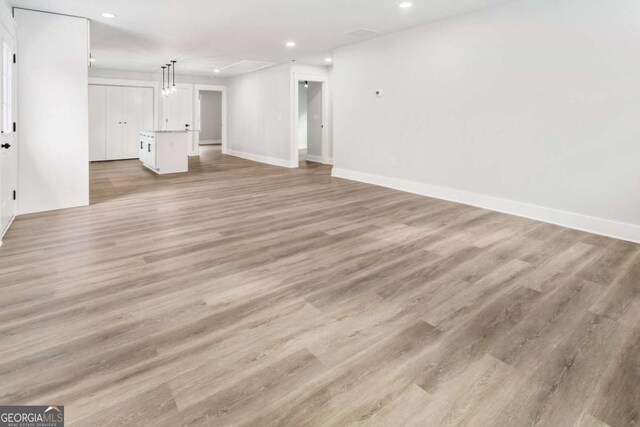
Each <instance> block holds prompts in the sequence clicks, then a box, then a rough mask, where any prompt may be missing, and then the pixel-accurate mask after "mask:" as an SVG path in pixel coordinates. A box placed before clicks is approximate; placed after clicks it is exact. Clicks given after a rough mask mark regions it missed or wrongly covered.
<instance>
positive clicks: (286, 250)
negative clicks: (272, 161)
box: [0, 147, 640, 426]
mask: <svg viewBox="0 0 640 427" xmlns="http://www.w3.org/2000/svg"><path fill="white" fill-rule="evenodd" d="M203 150H204V154H203V156H202V157H201V159H191V171H190V172H189V173H188V174H184V175H172V176H162V177H161V176H157V175H154V174H152V173H150V172H148V171H147V170H145V169H143V168H142V167H141V166H140V164H139V162H137V161H121V162H110V163H97V164H92V165H91V191H92V205H91V206H90V207H85V208H77V209H69V210H63V211H56V212H50V213H42V214H35V215H27V216H22V217H19V218H17V220H16V221H15V223H14V225H13V228H12V229H11V230H10V231H9V233H8V235H7V236H6V238H5V242H4V246H3V247H2V248H0V279H1V284H0V291H1V293H0V404H4V405H6V404H62V405H65V412H66V416H67V425H70V426H111V425H113V426H133V425H162V426H165V425H166V426H182V425H202V426H221V425H252V426H276V425H283V426H315V425H324V426H333V425H335V426H342V425H372V426H400V425H416V426H418V425H421V426H440V425H470V426H531V425H546V426H573V425H582V426H602V425H607V424H608V425H610V426H631V425H638V423H640V247H639V246H638V245H634V244H631V243H625V242H622V241H617V240H613V239H607V238H603V237H598V236H594V235H590V234H587V233H582V232H578V231H573V230H569V229H565V228H561V227H556V226H552V225H548V224H543V223H539V222H535V221H531V220H527V219H523V218H518V217H514V216H509V215H504V214H500V213H495V212H490V211H487V210H483V209H478V208H473V207H469V206H464V205H459V204H455V203H450V202H446V201H441V200H435V199H429V198H425V197H420V196H415V195H411V194H407V193H402V192H398V191H393V190H388V189H384V188H379V187H374V186H370V185H365V184H360V183H355V182H350V181H346V180H340V179H334V178H331V177H330V168H329V167H327V166H322V165H317V164H308V166H307V165H306V164H305V165H304V166H305V167H303V168H300V169H298V170H287V169H283V168H278V167H272V166H267V165H262V164H258V163H253V162H250V161H246V160H242V159H238V158H234V157H228V156H222V155H221V154H220V153H219V147H203Z"/></svg>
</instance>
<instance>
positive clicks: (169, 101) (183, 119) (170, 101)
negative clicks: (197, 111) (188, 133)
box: [164, 86, 193, 130]
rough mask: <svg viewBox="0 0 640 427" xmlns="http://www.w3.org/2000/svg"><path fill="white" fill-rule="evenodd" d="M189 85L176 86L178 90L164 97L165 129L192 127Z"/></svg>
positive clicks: (191, 94)
mask: <svg viewBox="0 0 640 427" xmlns="http://www.w3.org/2000/svg"><path fill="white" fill-rule="evenodd" d="M192 96H193V92H192V90H191V87H190V86H189V87H184V88H183V87H178V92H177V93H174V94H173V95H170V96H167V97H166V98H165V104H164V105H165V122H166V127H165V129H167V130H184V129H193V126H192V125H193V123H191V117H192V110H193V109H192Z"/></svg>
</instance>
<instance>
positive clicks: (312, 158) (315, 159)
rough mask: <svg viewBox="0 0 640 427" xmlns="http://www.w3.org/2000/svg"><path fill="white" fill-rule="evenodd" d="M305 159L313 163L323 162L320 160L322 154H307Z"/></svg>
mask: <svg viewBox="0 0 640 427" xmlns="http://www.w3.org/2000/svg"><path fill="white" fill-rule="evenodd" d="M307 160H309V161H310V162H315V163H324V162H323V161H322V156H314V155H313V154H307Z"/></svg>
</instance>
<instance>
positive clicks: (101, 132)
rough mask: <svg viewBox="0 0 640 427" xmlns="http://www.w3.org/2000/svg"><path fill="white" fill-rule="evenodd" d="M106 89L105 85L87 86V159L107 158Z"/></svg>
mask: <svg viewBox="0 0 640 427" xmlns="http://www.w3.org/2000/svg"><path fill="white" fill-rule="evenodd" d="M106 96H107V90H106V87H105V86H95V85H90V86H89V160H90V161H92V162H94V161H97V160H106V159H107V153H106V150H107V147H106V144H107V134H106V132H107V129H106V120H107V99H106Z"/></svg>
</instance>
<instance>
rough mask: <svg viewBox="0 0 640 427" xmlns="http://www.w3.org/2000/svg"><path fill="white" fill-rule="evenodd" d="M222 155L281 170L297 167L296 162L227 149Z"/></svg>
mask: <svg viewBox="0 0 640 427" xmlns="http://www.w3.org/2000/svg"><path fill="white" fill-rule="evenodd" d="M223 154H228V155H230V156H234V157H241V158H243V159H247V160H253V161H254V162H260V163H266V164H268V165H273V166H281V167H283V168H297V167H298V164H297V163H296V162H292V161H290V160H283V159H276V158H274V157H267V156H261V155H259V154H251V153H245V152H242V151H236V150H230V149H228V148H227V149H226V150H224V152H223Z"/></svg>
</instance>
